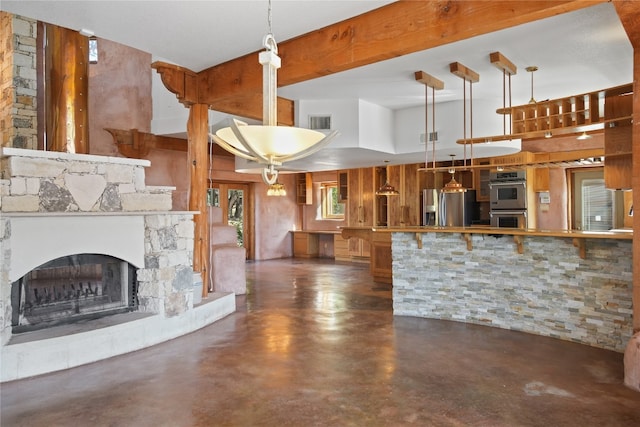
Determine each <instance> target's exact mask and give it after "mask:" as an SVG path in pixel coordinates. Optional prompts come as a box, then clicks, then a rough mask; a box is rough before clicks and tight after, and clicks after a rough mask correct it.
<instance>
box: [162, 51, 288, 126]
mask: <svg viewBox="0 0 640 427" xmlns="http://www.w3.org/2000/svg"><path fill="white" fill-rule="evenodd" d="M151 68H154V69H155V70H156V71H157V72H158V74H160V78H161V79H162V83H163V84H164V86H165V87H166V88H167V90H169V92H171V93H174V94H175V95H176V98H178V101H179V102H180V103H181V104H183V105H184V106H185V107H190V106H192V105H193V104H197V103H199V102H198V99H199V98H200V95H199V93H200V91H199V85H198V75H197V74H196V73H195V72H193V71H191V70H189V69H187V68H184V67H180V66H178V65H174V64H168V63H166V62H161V61H156V62H154V63H153V64H151ZM207 105H209V107H210V108H211V107H212V105H210V104H207ZM214 109H215V110H216V111H220V112H222V113H227V114H233V115H237V116H242V117H248V118H252V119H256V120H262V92H255V93H244V94H238V96H236V97H234V98H232V99H227V100H223V101H221V102H218V103H216V105H215V108H214ZM294 123H295V122H294V105H293V101H291V100H289V99H285V98H280V97H278V124H280V125H285V126H293V125H294Z"/></svg>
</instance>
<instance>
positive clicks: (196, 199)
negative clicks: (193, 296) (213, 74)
mask: <svg viewBox="0 0 640 427" xmlns="http://www.w3.org/2000/svg"><path fill="white" fill-rule="evenodd" d="M208 112H209V108H208V106H207V105H206V104H193V105H191V106H190V107H189V121H188V122H187V139H188V141H187V143H188V149H187V159H188V162H189V172H190V174H189V178H190V183H189V210H191V211H198V212H200V213H199V214H198V215H195V216H194V219H193V221H194V239H193V271H194V272H196V273H200V274H201V275H202V296H203V297H206V296H207V295H208V294H209V251H210V247H209V246H210V245H209V215H208V213H207V168H208V161H209V159H208V156H207V153H208V150H207V147H208V144H209V133H208V128H209V116H208Z"/></svg>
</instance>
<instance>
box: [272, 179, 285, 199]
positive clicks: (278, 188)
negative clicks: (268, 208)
mask: <svg viewBox="0 0 640 427" xmlns="http://www.w3.org/2000/svg"><path fill="white" fill-rule="evenodd" d="M286 195H287V190H286V189H285V188H284V184H280V183H279V182H278V181H276V182H274V183H273V184H269V188H268V189H267V196H286Z"/></svg>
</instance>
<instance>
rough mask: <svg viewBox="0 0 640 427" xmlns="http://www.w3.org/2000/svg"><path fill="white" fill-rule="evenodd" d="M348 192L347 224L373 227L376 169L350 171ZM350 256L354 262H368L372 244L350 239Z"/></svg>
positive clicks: (353, 238)
mask: <svg viewBox="0 0 640 427" xmlns="http://www.w3.org/2000/svg"><path fill="white" fill-rule="evenodd" d="M347 187H348V191H347V215H348V218H347V223H348V224H349V227H372V226H373V218H374V212H373V209H374V202H373V198H374V194H375V181H374V168H361V169H349V171H348V185H347ZM348 253H349V256H350V257H351V260H352V261H356V262H357V261H358V260H363V261H366V262H368V261H369V257H370V255H371V244H370V243H369V241H367V240H364V239H358V238H355V237H352V238H350V239H349V249H348Z"/></svg>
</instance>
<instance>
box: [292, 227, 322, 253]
mask: <svg viewBox="0 0 640 427" xmlns="http://www.w3.org/2000/svg"><path fill="white" fill-rule="evenodd" d="M318 253H319V244H318V235H317V234H313V233H305V232H303V231H296V232H294V233H293V256H294V257H296V258H316V257H317V256H318Z"/></svg>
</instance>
